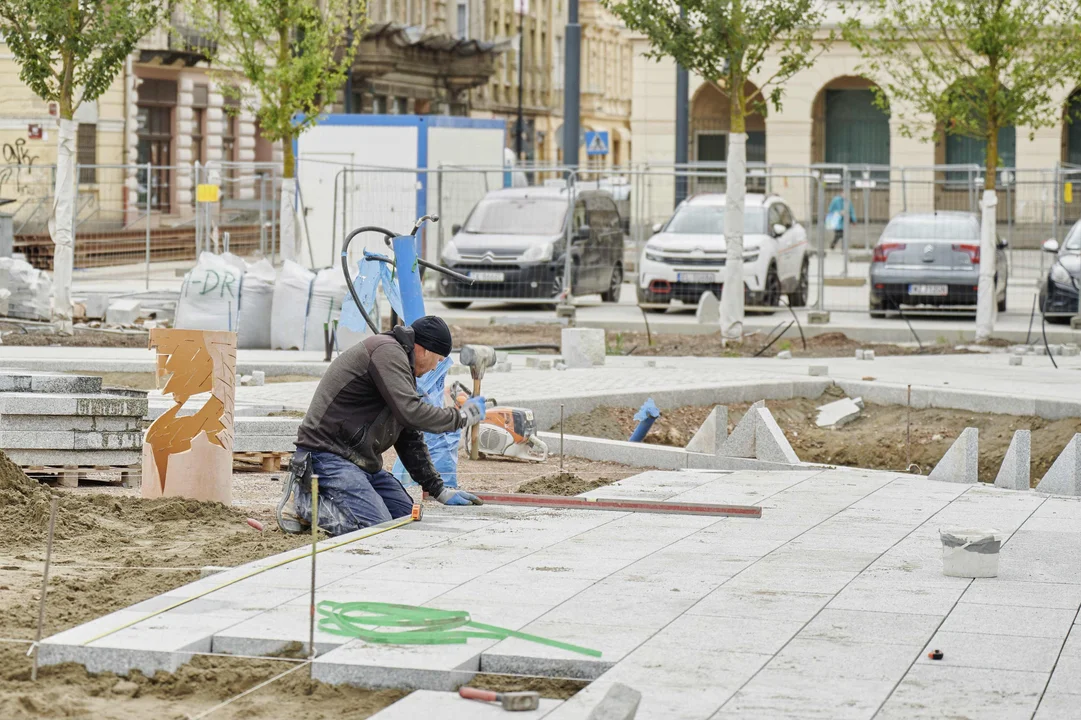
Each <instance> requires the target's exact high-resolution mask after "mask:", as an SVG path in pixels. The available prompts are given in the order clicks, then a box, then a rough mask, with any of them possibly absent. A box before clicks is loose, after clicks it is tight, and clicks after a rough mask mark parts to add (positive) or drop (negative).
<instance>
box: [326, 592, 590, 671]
mask: <svg viewBox="0 0 1081 720" xmlns="http://www.w3.org/2000/svg"><path fill="white" fill-rule="evenodd" d="M316 608H317V609H318V610H319V614H320V616H321V617H320V618H319V629H320V630H321V631H323V632H327V633H331V634H333V635H343V636H345V637H353V638H360V639H361V640H364V641H365V642H370V643H382V644H385V645H455V644H464V643H465V642H466V641H467V640H470V639H480V640H505V639H507V638H518V639H519V640H527V641H529V642H534V643H538V644H540V645H547V646H548V647H554V648H559V649H560V650H569V651H570V652H575V653H579V654H580V655H589V656H590V657H600V656H601V652H600V650H591V649H589V648H584V647H579V646H577V645H571V644H570V643H565V642H560V641H558V640H550V639H549V638H543V637H540V636H537V635H530V634H529V633H523V632H518V631H516V630H510V629H508V628H501V627H498V626H496V625H486V624H484V623H479V622H474V621H473V620H472V618H470V617H469V613H467V612H465V611H464V610H437V609H436V608H426V607H419V606H416V605H396V604H393V603H379V602H344V603H339V602H333V601H331V600H323V601H322V602H320V603H319V604H318V605H317V606H316ZM382 628H396V629H394V630H383V629H382ZM461 628H471V629H468V630H466V629H461Z"/></svg>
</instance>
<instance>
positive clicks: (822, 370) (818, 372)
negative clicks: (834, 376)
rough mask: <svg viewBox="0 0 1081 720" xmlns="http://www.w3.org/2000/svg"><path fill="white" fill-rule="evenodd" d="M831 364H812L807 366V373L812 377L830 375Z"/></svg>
mask: <svg viewBox="0 0 1081 720" xmlns="http://www.w3.org/2000/svg"><path fill="white" fill-rule="evenodd" d="M829 372H830V368H829V365H810V366H808V367H807V374H808V375H810V376H811V377H825V376H826V375H829Z"/></svg>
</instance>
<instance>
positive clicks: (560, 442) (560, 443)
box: [559, 403, 563, 477]
mask: <svg viewBox="0 0 1081 720" xmlns="http://www.w3.org/2000/svg"><path fill="white" fill-rule="evenodd" d="M559 476H560V477H563V403H559Z"/></svg>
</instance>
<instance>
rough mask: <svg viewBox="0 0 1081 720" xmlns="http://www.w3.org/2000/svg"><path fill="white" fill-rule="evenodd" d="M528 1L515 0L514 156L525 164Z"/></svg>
mask: <svg viewBox="0 0 1081 720" xmlns="http://www.w3.org/2000/svg"><path fill="white" fill-rule="evenodd" d="M528 1H529V0H516V3H517V5H518V122H517V123H516V124H515V130H516V132H515V138H514V156H515V157H516V158H518V162H519V163H524V162H525V120H524V119H523V118H522V94H523V92H524V88H523V86H522V65H523V64H524V59H525V4H526V3H527V2H528Z"/></svg>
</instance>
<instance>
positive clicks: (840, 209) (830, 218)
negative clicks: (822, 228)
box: [826, 195, 856, 250]
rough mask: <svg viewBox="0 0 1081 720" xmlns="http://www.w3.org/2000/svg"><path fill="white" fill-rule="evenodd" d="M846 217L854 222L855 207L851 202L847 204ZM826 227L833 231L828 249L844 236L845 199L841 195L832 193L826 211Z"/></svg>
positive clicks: (832, 247)
mask: <svg viewBox="0 0 1081 720" xmlns="http://www.w3.org/2000/svg"><path fill="white" fill-rule="evenodd" d="M848 218H849V220H851V221H852V222H853V223H855V222H856V208H854V207H852V204H851V203H849V204H848ZM826 227H827V228H829V229H830V230H832V231H833V241H832V242H831V243H830V250H832V249H834V248H835V247H837V243H839V242H841V240H842V239H843V238H844V236H845V199H844V197H843V196H841V195H834V196H833V199H832V200H830V206H829V209H828V210H827V211H826Z"/></svg>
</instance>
